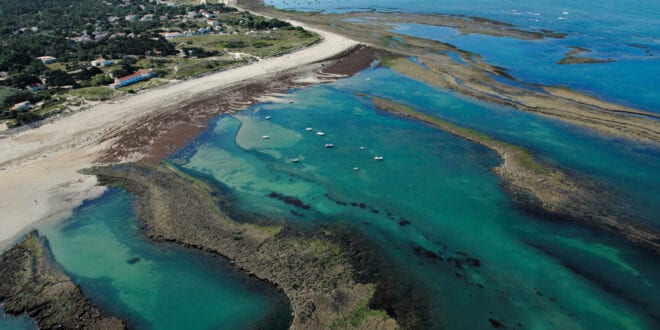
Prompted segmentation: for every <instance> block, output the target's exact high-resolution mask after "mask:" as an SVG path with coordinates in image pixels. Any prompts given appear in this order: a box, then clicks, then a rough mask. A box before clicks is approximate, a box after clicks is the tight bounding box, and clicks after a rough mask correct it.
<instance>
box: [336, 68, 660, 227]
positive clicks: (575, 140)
mask: <svg viewBox="0 0 660 330" xmlns="http://www.w3.org/2000/svg"><path fill="white" fill-rule="evenodd" d="M335 85H336V86H337V88H339V89H341V90H343V91H346V92H348V93H354V92H357V91H359V92H363V93H368V94H370V95H376V96H381V97H386V98H390V99H394V100H397V101H399V102H403V103H406V104H409V105H411V106H413V107H415V108H416V109H417V110H419V111H422V112H425V113H428V114H431V115H433V116H437V117H438V118H441V119H444V120H448V121H451V122H454V123H457V124H459V125H461V126H464V127H468V128H473V129H476V130H478V131H480V132H483V133H486V134H488V135H490V136H492V137H495V138H497V139H499V140H502V141H506V142H509V143H512V144H515V145H519V146H523V147H525V148H527V149H529V150H531V151H532V152H533V153H534V154H535V155H537V156H538V157H540V158H541V159H542V160H544V161H546V162H548V163H550V164H554V165H556V166H559V167H561V168H565V169H567V170H568V171H571V172H577V173H579V174H581V175H582V176H585V177H590V178H593V179H595V180H597V181H599V182H600V183H601V184H604V185H605V187H607V188H609V189H611V190H613V191H616V192H617V194H618V195H619V196H620V197H621V198H622V199H623V200H624V202H626V203H628V204H629V205H630V207H629V208H628V213H630V214H634V215H635V218H636V220H638V221H644V222H648V223H650V224H652V225H655V226H660V218H658V217H657V214H660V204H659V203H658V200H660V177H659V176H658V175H657V174H658V173H660V149H659V148H658V147H657V146H654V145H649V144H644V143H634V142H631V141H628V140H625V139H617V138H611V137H603V136H601V135H598V134H596V133H593V132H591V131H589V130H585V129H581V128H579V127H576V126H574V125H569V124H563V123H560V122H557V121H555V120H550V119H545V118H543V117H540V116H537V115H533V114H529V113H525V112H521V111H518V110H514V109H510V108H505V107H497V106H493V105H489V104H485V103H482V102H478V101H474V100H470V99H466V98H463V97H460V96H457V95H456V94H454V93H448V92H442V91H439V90H438V89H435V88H432V87H430V86H428V85H426V84H423V83H420V82H417V81H414V80H412V79H408V78H406V77H405V76H402V75H399V74H397V73H395V72H393V71H391V70H387V69H371V70H368V71H366V72H363V73H362V74H360V75H359V76H358V77H356V78H355V79H344V80H341V81H338V82H337V83H336V84H335Z"/></svg>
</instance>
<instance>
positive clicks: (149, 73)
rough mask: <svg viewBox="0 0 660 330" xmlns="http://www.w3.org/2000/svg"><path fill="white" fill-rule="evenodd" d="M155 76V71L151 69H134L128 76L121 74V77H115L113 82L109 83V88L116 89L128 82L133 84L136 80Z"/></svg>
mask: <svg viewBox="0 0 660 330" xmlns="http://www.w3.org/2000/svg"><path fill="white" fill-rule="evenodd" d="M155 76H156V72H155V71H154V70H152V69H140V70H137V71H135V72H134V73H132V74H129V75H128V76H123V77H121V78H115V82H114V83H112V84H110V87H111V88H114V89H117V88H120V87H124V86H127V85H130V84H134V83H136V82H138V81H142V80H148V79H151V78H152V77H155Z"/></svg>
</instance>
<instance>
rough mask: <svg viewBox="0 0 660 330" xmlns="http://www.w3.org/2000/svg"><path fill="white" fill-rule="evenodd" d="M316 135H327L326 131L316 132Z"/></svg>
mask: <svg viewBox="0 0 660 330" xmlns="http://www.w3.org/2000/svg"><path fill="white" fill-rule="evenodd" d="M316 135H318V136H323V135H325V133H323V132H316Z"/></svg>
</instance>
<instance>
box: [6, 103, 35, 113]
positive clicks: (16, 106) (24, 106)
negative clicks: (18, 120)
mask: <svg viewBox="0 0 660 330" xmlns="http://www.w3.org/2000/svg"><path fill="white" fill-rule="evenodd" d="M27 109H32V103H30V101H25V102H21V103H16V104H14V106H12V107H11V108H10V110H11V111H20V110H27Z"/></svg>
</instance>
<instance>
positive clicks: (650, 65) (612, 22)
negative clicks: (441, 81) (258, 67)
mask: <svg viewBox="0 0 660 330" xmlns="http://www.w3.org/2000/svg"><path fill="white" fill-rule="evenodd" d="M266 3H267V4H270V5H275V6H276V7H278V8H286V9H296V10H326V11H327V12H336V11H353V10H366V9H370V8H374V9H377V10H380V11H406V12H420V13H445V14H459V15H471V16H478V17H485V18H491V19H496V20H501V21H504V22H509V23H512V24H515V25H516V26H518V27H521V28H523V29H531V30H540V29H550V30H553V31H558V32H564V33H567V34H568V36H567V37H566V38H564V39H546V40H541V41H524V40H517V39H513V38H508V37H490V36H484V35H463V36H457V35H456V33H455V32H452V31H451V29H447V28H444V27H434V26H425V25H419V24H402V25H396V26H393V30H394V31H396V32H399V33H403V34H408V35H412V36H416V37H421V38H427V39H433V40H440V41H443V42H447V43H450V44H452V45H455V46H457V47H459V48H461V49H465V50H468V51H471V52H475V53H478V54H482V55H483V58H484V60H485V61H486V62H487V63H491V64H494V65H497V66H500V67H504V68H506V69H507V70H509V71H510V72H511V73H512V75H513V76H514V77H516V78H518V79H520V80H522V81H525V82H529V83H539V84H546V85H563V86H569V87H571V88H574V89H576V90H580V91H583V92H586V93H588V94H593V95H594V96H597V97H599V98H602V99H606V100H609V101H612V102H617V103H621V104H624V105H629V106H633V107H637V108H641V109H644V110H648V111H652V112H660V90H659V89H658V88H657V87H656V86H657V85H658V83H659V82H660V80H659V79H658V77H657V74H656V73H657V72H660V43H659V42H658V40H660V19H659V18H660V2H658V1H613V0H610V1H569V0H560V1H525V2H522V1H513V0H508V1H507V0H504V1H501V0H498V1H494V0H478V1H470V3H469V4H467V3H465V2H461V1H435V0H421V1H416V2H415V5H414V6H410V2H409V1H400V0H389V1H375V0H337V1H322V2H321V1H318V2H307V1H294V0H267V1H266ZM570 46H580V47H585V48H588V49H591V50H593V51H594V52H593V53H588V54H583V55H582V56H587V57H595V58H601V59H614V60H616V62H612V63H599V64H582V65H558V64H556V62H557V61H558V60H560V59H561V58H562V57H563V56H564V54H565V53H566V52H568V51H569V50H570V48H569V47H570Z"/></svg>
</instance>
